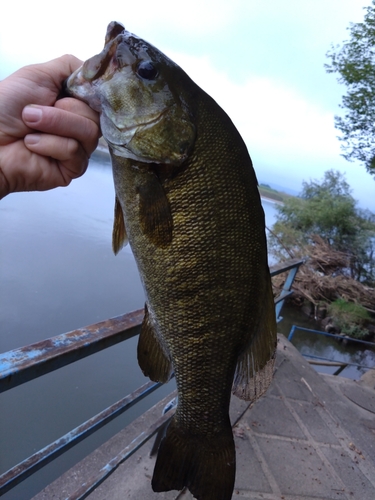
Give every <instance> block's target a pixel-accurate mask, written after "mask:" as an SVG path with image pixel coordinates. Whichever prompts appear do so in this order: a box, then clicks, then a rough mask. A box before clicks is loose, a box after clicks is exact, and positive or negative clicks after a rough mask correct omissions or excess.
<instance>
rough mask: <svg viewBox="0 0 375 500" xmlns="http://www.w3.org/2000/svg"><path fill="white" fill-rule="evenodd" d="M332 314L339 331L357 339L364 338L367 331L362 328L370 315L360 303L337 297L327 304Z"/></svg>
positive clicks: (369, 318)
mask: <svg viewBox="0 0 375 500" xmlns="http://www.w3.org/2000/svg"><path fill="white" fill-rule="evenodd" d="M328 309H329V313H330V315H332V316H333V317H334V319H335V321H336V323H337V324H338V326H339V327H340V329H341V333H344V334H345V335H349V336H350V337H354V338H356V339H359V340H363V339H365V338H366V337H367V336H368V334H369V332H368V330H366V328H364V325H365V323H366V322H369V321H371V316H370V315H369V313H368V312H367V311H366V309H365V308H364V307H363V306H361V305H360V304H355V303H354V302H347V301H346V300H344V299H337V300H335V301H334V302H332V303H331V304H330V305H329V308H328Z"/></svg>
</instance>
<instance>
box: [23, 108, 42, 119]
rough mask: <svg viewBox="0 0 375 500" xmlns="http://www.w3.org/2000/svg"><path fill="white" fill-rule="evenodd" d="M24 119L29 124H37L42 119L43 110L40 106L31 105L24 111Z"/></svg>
mask: <svg viewBox="0 0 375 500" xmlns="http://www.w3.org/2000/svg"><path fill="white" fill-rule="evenodd" d="M22 115H23V119H24V120H26V121H27V122H29V123H35V122H38V121H40V119H41V118H42V110H41V109H40V108H39V107H38V106H34V105H33V104H31V105H30V106H26V107H25V108H24V110H23V114H22Z"/></svg>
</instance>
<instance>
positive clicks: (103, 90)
mask: <svg viewBox="0 0 375 500" xmlns="http://www.w3.org/2000/svg"><path fill="white" fill-rule="evenodd" d="M67 90H68V92H69V94H70V95H72V96H74V97H76V98H78V99H81V100H83V101H85V102H86V103H88V104H89V105H90V106H91V107H92V108H93V109H94V110H96V111H98V112H99V113H100V119H101V128H102V133H103V136H104V138H105V139H106V141H107V142H108V145H109V150H110V154H111V159H112V167H113V176H114V184H115V191H116V200H115V221H114V229H113V249H114V251H115V253H117V252H118V251H119V250H120V249H121V247H122V245H123V244H125V243H126V242H127V240H129V242H130V245H131V248H132V250H133V253H134V256H135V259H136V262H137V265H138V269H139V273H140V276H141V279H142V282H143V286H144V289H145V294H146V305H145V317H144V320H143V323H142V327H141V333H140V337H139V342H138V361H139V365H140V367H141V369H142V371H143V372H144V373H145V375H147V376H149V377H150V378H151V379H152V380H155V381H161V382H166V381H167V380H169V378H170V376H171V373H172V370H174V372H175V376H176V382H177V388H178V394H179V399H178V406H177V409H176V413H175V415H174V417H173V418H172V420H171V423H170V425H169V426H168V429H167V433H166V436H165V438H164V439H163V441H162V443H161V445H160V448H159V451H158V456H157V460H156V464H155V470H154V474H153V478H152V487H153V489H154V491H158V492H160V491H169V490H181V489H183V488H184V487H185V486H186V487H188V488H189V490H190V491H191V493H192V494H193V495H194V496H195V497H196V498H197V499H198V500H230V498H231V497H232V493H233V488H234V480H235V448H234V441H233V434H232V429H231V424H230V420H229V415H228V411H229V403H230V397H231V392H232V390H233V392H234V394H236V395H237V396H239V397H240V398H243V399H246V400H255V399H256V398H258V397H259V396H260V395H261V394H263V393H264V392H265V390H266V389H267V388H268V386H269V384H270V382H271V379H272V373H273V366H274V359H275V350H276V321H275V312H274V302H273V295H272V288H271V280H270V274H269V269H268V264H267V244H266V238H265V223H264V213H263V209H262V206H261V203H260V197H259V193H258V189H257V180H256V176H255V173H254V170H253V167H252V163H251V159H250V156H249V154H248V151H247V148H246V145H245V143H244V142H243V140H242V138H241V136H240V135H239V133H238V131H237V130H236V128H235V126H234V125H233V123H232V121H231V120H230V118H229V117H228V116H227V114H226V113H225V112H224V111H223V110H222V109H221V108H220V107H219V106H218V105H217V103H216V102H215V101H214V100H213V99H212V98H211V97H209V96H208V95H207V94H206V93H205V92H204V91H203V90H202V89H200V88H199V87H198V86H197V85H196V84H195V83H194V82H193V81H192V80H191V79H190V78H189V76H188V75H187V74H186V73H185V72H184V71H183V70H182V69H181V68H180V67H179V66H177V65H176V64H175V63H174V62H172V61H171V60H170V59H168V58H167V57H166V56H165V55H164V54H162V53H161V52H160V51H159V50H157V49H156V48H155V47H153V46H152V45H150V44H149V43H147V42H146V41H144V40H142V39H140V38H138V37H137V36H135V35H133V34H131V33H129V32H128V31H126V30H125V28H124V27H123V26H122V25H121V24H119V23H116V22H112V23H110V24H109V26H108V28H107V34H106V38H105V46H104V49H103V51H102V52H101V53H100V54H98V55H96V56H94V57H92V58H91V59H88V60H87V61H86V62H85V63H84V64H83V66H82V67H81V68H79V69H78V70H77V71H75V72H74V73H73V74H72V75H71V76H70V77H69V79H68V81H67Z"/></svg>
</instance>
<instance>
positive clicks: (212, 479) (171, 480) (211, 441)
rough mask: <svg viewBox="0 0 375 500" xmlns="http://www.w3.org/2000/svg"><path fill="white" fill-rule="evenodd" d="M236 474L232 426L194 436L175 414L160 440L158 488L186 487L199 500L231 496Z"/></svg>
mask: <svg viewBox="0 0 375 500" xmlns="http://www.w3.org/2000/svg"><path fill="white" fill-rule="evenodd" d="M235 474H236V454H235V448H234V441H233V434H232V428H231V425H230V422H229V419H228V426H227V428H225V430H224V431H223V432H222V433H221V434H218V435H217V436H212V435H211V436H210V438H205V437H202V436H199V437H198V436H194V435H191V434H188V433H187V432H184V431H182V430H181V429H179V427H178V425H177V422H176V421H175V419H174V418H172V420H171V423H170V425H169V427H168V429H167V433H166V436H165V438H164V439H163V441H162V442H161V444H160V448H159V452H158V457H157V460H156V464H155V469H154V475H153V478H152V489H153V490H154V491H156V492H160V491H170V490H182V489H183V488H184V487H185V486H187V487H188V488H189V490H190V491H191V493H192V494H193V495H194V497H195V498H196V499H197V500H230V499H231V498H232V493H233V488H234V480H235Z"/></svg>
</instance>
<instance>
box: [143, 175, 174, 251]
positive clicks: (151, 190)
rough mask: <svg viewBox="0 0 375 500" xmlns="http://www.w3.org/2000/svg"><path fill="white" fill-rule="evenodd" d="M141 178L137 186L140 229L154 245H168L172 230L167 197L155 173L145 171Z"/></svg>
mask: <svg viewBox="0 0 375 500" xmlns="http://www.w3.org/2000/svg"><path fill="white" fill-rule="evenodd" d="M143 180H144V182H143V183H142V184H141V185H139V186H138V195H139V217H140V223H141V227H142V230H143V232H144V233H145V234H146V236H147V237H148V238H149V239H150V240H151V241H152V242H153V243H154V244H155V245H156V246H160V247H165V246H168V245H169V244H170V243H171V241H172V232H173V220H172V213H171V208H170V205H169V201H168V198H167V196H166V194H165V192H164V189H163V186H162V184H161V182H160V180H159V179H158V177H157V176H156V174H154V173H147V174H145V177H144V179H143Z"/></svg>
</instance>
